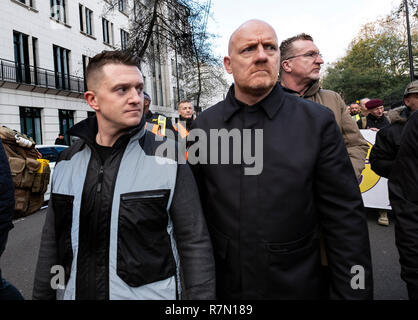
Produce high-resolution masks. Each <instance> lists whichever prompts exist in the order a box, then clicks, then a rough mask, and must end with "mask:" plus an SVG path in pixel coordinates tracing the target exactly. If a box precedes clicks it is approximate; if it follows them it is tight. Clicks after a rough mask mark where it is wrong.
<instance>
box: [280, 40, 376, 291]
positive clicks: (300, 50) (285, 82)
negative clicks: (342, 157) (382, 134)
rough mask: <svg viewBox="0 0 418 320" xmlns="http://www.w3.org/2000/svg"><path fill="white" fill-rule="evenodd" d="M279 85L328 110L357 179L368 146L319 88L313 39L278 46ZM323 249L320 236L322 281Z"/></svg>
mask: <svg viewBox="0 0 418 320" xmlns="http://www.w3.org/2000/svg"><path fill="white" fill-rule="evenodd" d="M280 51H281V60H280V82H281V85H282V86H283V87H284V89H285V91H287V92H288V93H291V94H294V95H297V96H299V97H301V98H304V99H308V100H311V101H314V102H317V103H319V104H322V105H324V106H326V107H327V108H329V109H330V110H331V111H332V112H333V113H334V116H335V120H336V122H337V124H338V127H339V129H340V131H341V133H342V135H343V138H344V144H345V147H346V148H347V151H348V155H349V156H350V160H351V164H352V166H353V169H354V172H355V175H356V177H357V179H360V176H361V172H362V171H363V169H364V167H365V160H366V156H367V152H368V150H369V146H368V144H367V142H366V140H365V139H364V138H363V136H362V135H361V133H360V130H359V129H358V127H357V125H356V123H355V122H354V121H353V119H351V116H350V113H349V112H348V111H347V109H346V104H345V102H344V100H343V99H342V98H341V96H340V95H339V94H338V93H336V92H334V91H331V90H324V89H322V88H321V87H320V85H319V78H320V75H319V73H320V71H321V65H322V64H323V63H324V60H323V59H322V55H321V54H320V53H319V49H318V47H317V46H316V45H315V43H314V42H313V38H312V37H311V36H310V35H308V34H305V33H302V34H299V35H296V36H294V37H291V38H288V39H286V40H284V41H283V42H282V43H281V44H280ZM326 251H327V249H326V246H325V244H324V242H323V241H322V237H321V262H322V272H323V276H324V278H325V279H327V278H328V279H331V271H330V268H329V267H328V261H327V254H326ZM330 283H331V281H330ZM322 284H323V285H324V287H323V290H324V293H323V294H324V295H325V296H326V295H327V294H328V290H329V289H328V284H327V282H326V281H324V282H323V283H322Z"/></svg>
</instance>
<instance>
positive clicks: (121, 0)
mask: <svg viewBox="0 0 418 320" xmlns="http://www.w3.org/2000/svg"><path fill="white" fill-rule="evenodd" d="M118 2H119V11H122V12H123V13H126V9H127V8H126V0H119V1H118Z"/></svg>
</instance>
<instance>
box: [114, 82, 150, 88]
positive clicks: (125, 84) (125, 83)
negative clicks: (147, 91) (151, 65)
mask: <svg viewBox="0 0 418 320" xmlns="http://www.w3.org/2000/svg"><path fill="white" fill-rule="evenodd" d="M141 86H144V83H143V82H139V81H138V82H136V83H135V84H133V83H132V82H118V83H115V84H114V85H113V86H112V88H116V87H135V88H136V87H141Z"/></svg>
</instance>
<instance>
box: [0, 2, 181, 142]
mask: <svg viewBox="0 0 418 320" xmlns="http://www.w3.org/2000/svg"><path fill="white" fill-rule="evenodd" d="M132 6H133V2H132V0H120V1H119V6H118V7H117V8H115V9H113V10H108V6H107V4H106V1H105V0H1V1H0V12H2V19H1V20H0V125H5V126H8V127H10V128H12V129H16V130H18V131H20V132H23V133H26V134H28V135H30V136H32V137H33V138H34V140H35V141H36V143H37V144H53V143H54V141H55V138H56V137H57V135H58V133H59V132H66V131H67V129H68V128H69V127H71V126H72V125H73V124H75V123H77V122H79V121H81V120H83V119H85V118H86V117H88V116H89V115H92V114H94V113H93V112H92V111H93V110H92V109H90V107H89V106H88V105H87V103H86V102H85V101H84V98H83V93H84V90H85V89H84V72H85V68H86V65H87V63H88V59H89V58H91V57H93V56H94V55H95V54H97V53H99V52H101V51H102V50H113V49H120V48H122V49H123V48H124V46H125V45H126V41H127V37H128V36H129V35H128V33H127V30H129V18H130V12H131V9H132ZM166 60H167V61H166V62H165V63H164V64H163V65H159V64H158V63H156V66H155V73H154V72H152V70H153V68H152V67H151V66H143V70H142V71H143V74H144V79H145V91H147V92H148V93H149V94H150V96H151V97H152V98H153V99H152V100H153V101H152V105H151V110H153V111H157V112H160V113H163V114H165V115H166V116H168V117H176V116H177V112H176V110H175V101H176V91H178V90H177V81H176V77H175V76H173V75H172V70H175V68H174V67H173V66H171V63H172V62H173V59H166ZM66 138H67V139H68V137H66Z"/></svg>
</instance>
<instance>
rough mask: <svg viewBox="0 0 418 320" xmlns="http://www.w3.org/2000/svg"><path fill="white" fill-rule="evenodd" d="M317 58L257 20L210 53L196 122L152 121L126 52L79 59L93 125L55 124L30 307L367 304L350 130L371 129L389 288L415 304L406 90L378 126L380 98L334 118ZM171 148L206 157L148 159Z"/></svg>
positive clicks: (411, 94) (364, 242)
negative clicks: (385, 215) (398, 274)
mask: <svg viewBox="0 0 418 320" xmlns="http://www.w3.org/2000/svg"><path fill="white" fill-rule="evenodd" d="M323 63H324V61H323V59H322V56H321V54H320V51H319V49H318V47H317V46H316V44H315V43H314V40H313V38H312V37H311V36H310V35H308V34H304V33H303V34H299V35H296V36H294V37H291V38H289V39H286V40H284V41H283V42H282V43H281V44H279V43H278V39H277V35H276V32H275V30H274V29H273V28H272V27H271V26H270V25H269V24H267V23H266V22H264V21H260V20H250V21H247V22H245V23H244V24H243V25H241V26H240V27H239V28H238V29H237V30H236V31H235V32H234V33H233V34H232V35H231V37H230V41H229V46H228V55H227V56H226V57H225V58H224V65H225V69H226V71H227V72H228V73H229V74H232V76H233V78H234V84H232V86H231V87H230V89H229V92H228V94H227V96H226V98H225V99H224V100H223V101H220V102H219V103H218V104H216V105H214V106H212V107H211V108H208V109H207V110H205V111H204V112H203V113H201V114H200V115H199V116H197V117H196V118H195V117H194V114H193V105H192V103H191V102H190V101H181V102H180V103H179V105H178V112H179V121H178V122H172V121H170V119H168V118H167V117H165V116H164V115H161V114H158V113H153V112H151V110H150V108H149V106H150V104H151V97H150V96H149V95H148V94H147V93H146V92H144V81H143V76H142V74H141V72H140V70H139V68H138V67H137V65H136V63H135V60H134V59H133V58H132V57H131V56H129V55H128V54H127V53H124V52H120V51H104V52H102V53H100V54H98V55H96V56H95V57H93V58H92V59H91V61H90V62H89V65H88V67H87V73H86V79H87V91H86V93H85V99H86V101H87V103H88V104H89V106H90V107H91V108H92V109H93V110H94V111H95V112H96V116H95V117H91V118H88V119H86V120H84V121H82V122H80V123H78V124H76V125H75V126H73V127H72V128H71V129H70V130H69V132H68V133H69V134H70V135H72V136H76V137H78V138H79V139H78V140H76V142H75V143H74V144H73V145H72V146H71V147H70V148H68V149H66V150H64V151H63V152H62V153H61V154H60V158H59V160H58V162H57V163H56V166H55V171H54V176H53V177H52V190H51V200H50V202H49V206H48V210H47V214H46V220H45V225H44V228H43V232H42V239H41V246H40V251H39V257H38V263H37V266H36V273H35V281H34V288H33V299H42V300H44V299H46V300H53V299H70V300H71V299H77V300H79V299H139V300H147V299H170V300H174V299H220V300H230V299H245V300H252V299H254V300H258V299H349V300H363V299H373V273H372V261H371V253H370V241H369V235H368V226H367V218H366V212H365V208H364V204H363V201H362V196H361V192H360V188H359V178H360V175H361V173H362V171H363V169H364V167H365V160H366V157H367V153H368V150H369V146H368V143H367V142H366V140H365V139H364V138H363V136H362V134H361V132H360V129H371V130H374V131H377V137H376V144H375V146H374V148H373V150H372V153H371V155H370V161H371V163H372V168H373V170H375V171H376V173H378V174H379V175H381V176H384V177H388V178H389V188H390V198H391V204H392V208H393V213H394V217H395V223H396V244H397V246H398V249H399V253H400V257H401V260H400V262H401V267H402V278H403V279H404V280H405V281H406V283H407V286H408V293H409V297H410V298H411V299H418V281H417V278H416V276H415V275H416V273H417V272H418V255H417V254H416V252H417V251H418V219H417V218H418V210H417V208H418V198H417V194H418V188H417V187H418V173H417V163H418V152H417V150H418V145H417V141H418V136H417V128H418V124H417V121H418V113H417V112H414V111H415V110H417V109H418V103H417V102H418V81H415V82H412V83H411V84H409V85H408V86H407V87H406V90H405V95H404V103H405V106H404V107H402V108H400V109H395V110H392V111H391V112H389V114H388V117H387V118H386V116H385V115H384V110H383V109H384V108H383V101H382V100H379V99H377V98H373V99H368V98H364V99H362V100H360V101H359V103H358V104H357V103H354V104H351V105H350V106H349V107H348V108H347V106H346V104H345V102H344V101H343V99H342V98H341V96H340V95H339V94H338V93H336V92H333V91H330V90H324V89H322V88H321V86H320V83H319V72H320V69H321V65H322V64H323ZM389 119H390V120H389ZM194 130H197V131H198V132H200V133H204V134H205V135H204V136H205V139H203V140H205V141H201V140H200V139H199V140H197V141H196V140H195V135H194V134H191V133H192V132H194ZM260 130H261V131H262V138H263V139H262V142H261V144H262V145H261V146H260V145H257V144H258V143H259V140H257V139H256V137H257V134H258V132H260ZM214 131H215V132H217V133H219V132H226V133H227V139H230V138H231V139H232V140H233V139H236V138H237V137H238V138H237V139H242V140H239V141H240V143H239V144H238V145H239V146H241V148H240V149H239V151H240V152H239V153H240V154H239V155H241V153H242V154H244V156H245V155H247V156H248V155H249V156H251V155H254V153H255V152H261V153H262V154H263V167H262V171H261V173H257V174H252V173H249V171H247V170H246V169H248V164H247V163H245V162H244V161H243V160H242V158H239V159H240V161H237V160H236V157H235V153H234V151H235V150H233V144H232V143H229V142H230V141H229V140H227V141H228V143H227V144H219V143H218V142H219V140H220V138H221V139H222V137H221V136H220V135H219V134H214ZM170 132H172V133H173V135H171V134H169V133H170ZM157 136H158V139H157ZM164 136H166V137H170V136H171V137H173V136H174V137H175V139H174V140H172V141H171V140H170V139H167V138H165V139H164V138H163V139H160V138H161V137H164ZM199 137H202V134H200V135H199ZM181 139H186V140H187V146H188V147H189V148H188V157H189V158H190V157H192V156H195V157H194V159H202V158H200V156H201V155H202V154H205V156H206V159H211V160H213V159H215V160H217V159H222V161H221V163H219V162H216V161H215V162H212V161H210V162H207V161H197V162H195V161H193V162H192V161H190V163H189V164H187V163H186V164H184V163H182V162H181V161H179V154H178V153H176V154H174V155H173V154H170V153H167V154H165V155H162V154H161V153H159V151H158V150H159V148H160V147H161V145H162V144H164V143H169V144H173V145H174V146H175V145H176V141H175V140H177V141H179V140H181ZM245 139H249V140H250V143H249V144H247V143H246V142H247V141H245ZM203 142H205V143H203ZM202 145H205V146H206V148H203V147H201V146H202ZM225 145H226V146H227V147H226V148H225ZM0 151H1V150H0ZM161 158H165V160H166V161H161ZM225 159H229V161H225ZM232 160H233V161H232ZM4 167H5V165H3V168H1V169H2V170H5V172H6V169H5V168H4ZM6 175H7V174H6ZM6 175H5V176H6ZM2 176H3V175H2ZM6 183H9V182H7V181H3V180H2V186H3V184H6ZM8 201H10V199H9V200H8ZM0 204H2V205H3V204H4V207H5V208H4V209H3V207H2V212H3V210H5V212H6V211H7V212H9V211H10V207H8V208H6V202H4V201H3V200H2V201H1V202H0ZM3 216H4V215H2V217H3ZM3 221H4V222H5V223H4V225H5V227H3V226H2V229H0V230H2V232H7V231H8V230H9V229H10V228H11V223H10V221H6V220H3V218H2V220H0V222H2V223H3ZM54 266H61V267H62V270H60V269H58V273H60V272H62V277H59V278H58V279H60V281H59V283H58V285H57V286H52V285H51V283H52V282H51V279H52V278H53V277H54V276H55V275H54V274H53V273H51V270H52V269H53V268H54ZM54 270H55V269H54ZM353 270H354V271H353ZM0 290H2V289H0ZM0 292H1V291H0Z"/></svg>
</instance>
